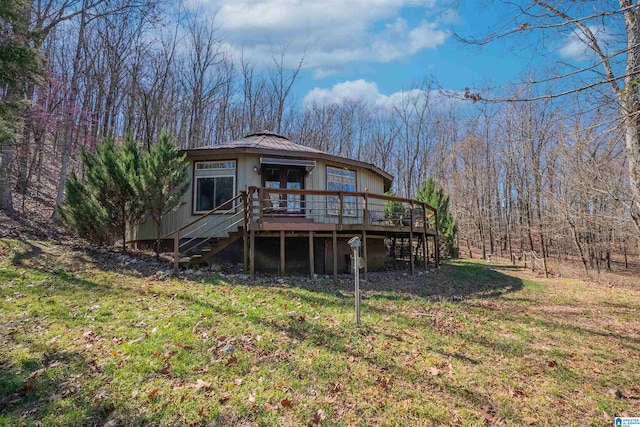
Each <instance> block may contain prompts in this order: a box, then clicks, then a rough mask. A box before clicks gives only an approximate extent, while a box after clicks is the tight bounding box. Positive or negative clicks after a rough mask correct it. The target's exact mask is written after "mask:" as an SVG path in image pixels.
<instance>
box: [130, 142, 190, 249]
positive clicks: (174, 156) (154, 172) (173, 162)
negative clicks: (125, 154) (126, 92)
mask: <svg viewBox="0 0 640 427" xmlns="http://www.w3.org/2000/svg"><path fill="white" fill-rule="evenodd" d="M188 170H189V166H188V163H186V162H185V155H182V156H179V155H178V148H177V147H176V143H175V141H174V139H173V138H171V136H170V135H169V132H168V131H167V130H166V129H163V130H162V131H161V132H160V135H159V137H158V142H157V143H156V144H155V145H154V146H153V147H152V148H151V152H150V153H148V154H147V155H146V156H145V157H144V159H143V162H142V169H141V179H140V184H141V191H140V195H141V200H142V204H143V205H144V208H145V210H146V212H147V213H148V214H149V215H150V216H151V218H152V219H153V221H154V222H155V224H156V234H157V239H158V240H157V242H156V247H155V249H156V255H159V254H160V238H161V237H162V236H161V232H162V219H163V218H164V216H165V215H166V214H168V213H169V212H171V211H172V210H174V209H176V208H177V207H178V206H179V205H180V199H181V197H182V195H183V194H184V193H185V192H186V191H187V188H188V187H189V183H188V182H187V179H186V178H187V174H188Z"/></svg>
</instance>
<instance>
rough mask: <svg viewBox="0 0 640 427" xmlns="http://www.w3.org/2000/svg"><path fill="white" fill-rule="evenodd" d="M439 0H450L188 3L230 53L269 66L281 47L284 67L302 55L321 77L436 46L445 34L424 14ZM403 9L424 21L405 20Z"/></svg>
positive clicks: (214, 0)
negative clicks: (210, 20) (215, 28)
mask: <svg viewBox="0 0 640 427" xmlns="http://www.w3.org/2000/svg"><path fill="white" fill-rule="evenodd" d="M443 1H445V2H446V1H450V0H430V1H424V0H322V1H321V0H201V1H196V0H192V1H191V3H189V7H191V8H192V9H198V10H201V11H207V12H208V13H210V14H215V16H216V22H217V23H218V24H219V25H220V31H221V35H222V37H223V38H224V39H225V40H226V41H227V42H228V43H229V44H230V46H231V50H230V53H231V54H233V55H239V54H240V52H242V54H243V55H244V57H245V58H246V59H249V60H250V61H251V62H253V63H255V64H258V65H260V64H268V63H271V61H272V58H273V56H274V54H276V55H279V53H280V50H281V49H282V48H283V47H284V48H286V54H287V55H286V60H287V62H288V63H287V65H289V66H295V65H297V63H298V62H299V60H300V58H301V57H302V56H303V55H304V56H305V62H304V67H305V68H307V69H312V70H313V71H314V74H315V76H316V77H322V76H325V75H328V74H331V73H335V72H337V71H338V70H340V68H341V67H343V66H344V65H345V64H349V63H353V62H356V61H365V62H369V63H380V62H390V61H396V60H401V59H404V58H407V57H410V56H412V55H415V54H416V53H418V52H420V51H422V50H426V49H435V48H437V47H438V46H440V45H441V44H443V43H444V42H445V41H446V40H447V38H448V37H449V34H448V32H446V31H445V30H443V29H442V28H441V22H440V21H438V19H439V18H435V19H431V20H427V19H426V16H427V14H429V13H432V12H433V11H434V8H435V7H437V6H436V4H437V3H439V2H443ZM405 7H410V8H411V10H410V13H412V14H414V16H420V15H415V14H416V13H419V14H421V15H422V16H423V17H424V19H422V20H420V21H418V22H416V23H414V24H411V23H409V22H407V21H406V20H405V19H403V18H402V17H401V15H402V12H403V8H405ZM407 13H408V12H407ZM443 20H444V17H443Z"/></svg>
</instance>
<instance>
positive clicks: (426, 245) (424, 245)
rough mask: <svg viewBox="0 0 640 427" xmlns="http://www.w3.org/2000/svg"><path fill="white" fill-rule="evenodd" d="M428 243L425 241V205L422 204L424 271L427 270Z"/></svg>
mask: <svg viewBox="0 0 640 427" xmlns="http://www.w3.org/2000/svg"><path fill="white" fill-rule="evenodd" d="M428 247H429V243H428V242H427V207H426V206H425V204H424V203H423V204H422V257H423V258H424V259H423V261H424V271H427V270H429V250H428V249H427V248H428Z"/></svg>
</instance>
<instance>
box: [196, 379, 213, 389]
mask: <svg viewBox="0 0 640 427" xmlns="http://www.w3.org/2000/svg"><path fill="white" fill-rule="evenodd" d="M192 387H193V388H194V389H195V390H201V389H203V388H205V389H206V388H209V387H211V383H210V382H206V381H203V380H201V379H200V378H198V379H197V380H196V383H195V384H194V385H193V386H192Z"/></svg>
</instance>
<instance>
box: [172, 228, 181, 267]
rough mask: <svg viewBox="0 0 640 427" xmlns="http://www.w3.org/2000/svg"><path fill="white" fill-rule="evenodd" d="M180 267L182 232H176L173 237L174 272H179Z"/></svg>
mask: <svg viewBox="0 0 640 427" xmlns="http://www.w3.org/2000/svg"><path fill="white" fill-rule="evenodd" d="M179 265H180V232H179V231H176V232H175V233H174V235H173V271H175V272H176V273H177V272H178V266H179Z"/></svg>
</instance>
